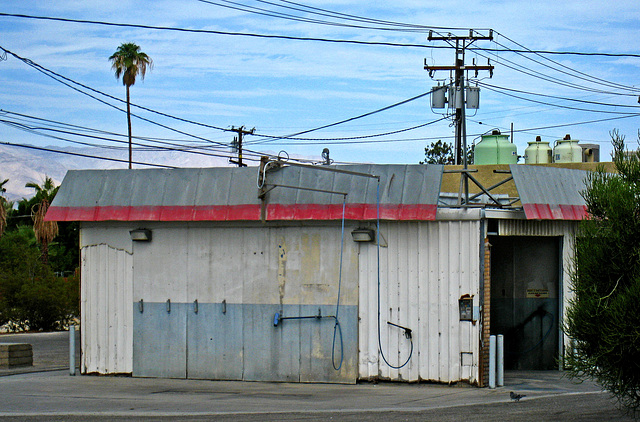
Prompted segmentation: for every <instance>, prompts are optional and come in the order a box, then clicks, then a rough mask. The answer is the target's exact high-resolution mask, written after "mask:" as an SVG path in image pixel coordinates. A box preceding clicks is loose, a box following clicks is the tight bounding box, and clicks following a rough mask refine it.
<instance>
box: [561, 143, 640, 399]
mask: <svg viewBox="0 0 640 422" xmlns="http://www.w3.org/2000/svg"><path fill="white" fill-rule="evenodd" d="M611 135H612V139H613V147H614V164H615V167H616V169H617V174H609V173H605V172H604V170H603V169H602V168H600V169H599V170H598V171H596V172H594V173H592V174H591V175H590V176H589V177H588V179H587V188H586V190H585V191H584V192H583V197H584V199H585V201H586V204H587V209H588V213H589V219H587V220H584V221H583V222H582V224H581V227H580V233H579V237H578V238H577V240H576V244H575V262H574V267H573V271H572V275H571V276H572V284H573V286H572V288H573V293H574V296H573V299H572V300H571V301H570V305H569V309H568V312H567V320H566V326H565V331H566V333H567V335H568V336H569V337H570V338H571V340H572V342H571V343H572V344H571V348H570V349H571V350H569V353H567V356H566V361H565V362H566V365H567V367H568V369H569V371H570V374H572V375H573V376H575V377H578V378H581V379H583V378H591V379H594V380H595V381H597V382H598V383H599V384H601V385H602V386H603V387H604V388H606V389H607V390H609V391H610V392H611V393H613V394H614V395H615V396H616V397H617V398H618V399H619V400H620V402H621V404H622V405H623V406H624V407H626V408H627V409H629V410H631V411H634V412H636V411H638V410H640V241H639V239H640V150H638V151H635V152H632V153H627V152H626V151H625V142H624V137H623V136H621V135H620V134H619V133H618V132H617V131H613V132H612V133H611ZM639 137H640V135H639Z"/></svg>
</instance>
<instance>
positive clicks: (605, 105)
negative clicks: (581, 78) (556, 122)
mask: <svg viewBox="0 0 640 422" xmlns="http://www.w3.org/2000/svg"><path fill="white" fill-rule="evenodd" d="M477 84H478V86H483V87H485V88H487V89H489V90H492V91H498V90H502V91H509V92H517V93H520V94H527V95H535V96H538V97H545V98H553V99H556V100H563V101H572V102H576V103H583V104H593V105H600V106H604V107H625V108H640V105H624V104H612V103H603V102H600V101H589V100H580V99H576V98H568V97H560V96H557V95H548V94H540V93H536V92H530V91H522V90H519V89H513V88H505V87H501V86H497V85H492V84H488V83H486V82H480V81H478V82H477ZM492 88H493V89H492ZM545 104H548V103H545Z"/></svg>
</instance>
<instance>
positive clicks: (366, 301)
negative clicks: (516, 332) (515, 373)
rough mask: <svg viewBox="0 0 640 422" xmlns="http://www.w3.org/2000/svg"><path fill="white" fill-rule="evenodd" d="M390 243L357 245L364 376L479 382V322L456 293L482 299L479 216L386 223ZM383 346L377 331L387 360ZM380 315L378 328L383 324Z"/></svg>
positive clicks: (475, 303) (361, 375)
mask: <svg viewBox="0 0 640 422" xmlns="http://www.w3.org/2000/svg"><path fill="white" fill-rule="evenodd" d="M381 234H382V236H383V237H384V239H385V241H386V242H381V243H386V244H387V247H381V248H380V319H379V321H378V293H377V292H378V260H377V248H376V246H375V244H373V243H372V244H362V245H361V249H360V304H359V315H360V327H359V333H360V358H359V371H360V377H361V378H364V379H368V378H382V379H390V380H407V381H418V380H428V381H437V382H447V383H449V382H456V381H460V380H468V381H469V382H471V383H475V382H477V379H478V365H479V358H480V357H479V335H480V322H477V323H472V322H470V321H460V316H459V306H458V300H459V298H460V297H461V296H463V295H465V294H468V295H472V296H473V302H474V306H475V307H476V309H477V306H478V305H479V285H480V278H481V277H480V242H481V234H480V221H478V220H475V221H438V222H417V223H414V222H409V223H403V222H399V223H383V224H382V226H381ZM387 321H389V322H392V323H394V324H398V325H401V326H404V327H408V328H410V329H411V330H413V331H412V334H413V353H412V356H411V359H409V362H408V363H407V365H406V366H404V367H403V368H401V369H392V368H391V367H390V366H389V365H387V364H386V363H385V362H384V361H383V359H382V356H381V355H380V353H379V346H378V343H379V342H378V336H380V343H381V346H382V350H383V352H384V355H385V357H386V359H387V361H388V362H389V363H390V364H391V365H393V366H399V365H401V364H402V363H404V362H405V361H406V360H407V358H408V357H409V355H410V353H411V343H410V341H409V340H408V339H407V338H406V337H405V336H404V331H403V330H401V329H398V328H396V327H393V326H389V325H388V324H387ZM378 322H379V324H380V330H378Z"/></svg>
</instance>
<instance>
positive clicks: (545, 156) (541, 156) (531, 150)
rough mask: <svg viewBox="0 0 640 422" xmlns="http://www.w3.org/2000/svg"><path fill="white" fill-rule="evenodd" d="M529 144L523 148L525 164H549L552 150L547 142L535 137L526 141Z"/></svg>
mask: <svg viewBox="0 0 640 422" xmlns="http://www.w3.org/2000/svg"><path fill="white" fill-rule="evenodd" d="M528 144H529V146H528V147H527V149H525V150H524V163H525V164H549V163H550V162H551V159H552V155H553V154H552V151H551V147H550V146H549V142H543V141H542V138H540V137H539V136H537V137H536V140H535V141H530V142H528Z"/></svg>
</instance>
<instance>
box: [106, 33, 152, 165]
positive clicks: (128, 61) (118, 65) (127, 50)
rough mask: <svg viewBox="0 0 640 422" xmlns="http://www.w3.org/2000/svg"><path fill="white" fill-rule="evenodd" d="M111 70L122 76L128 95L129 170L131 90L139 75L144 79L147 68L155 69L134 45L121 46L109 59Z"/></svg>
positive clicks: (130, 152)
mask: <svg viewBox="0 0 640 422" xmlns="http://www.w3.org/2000/svg"><path fill="white" fill-rule="evenodd" d="M109 61H111V68H112V69H113V70H114V71H115V75H116V78H117V79H120V76H122V84H123V85H124V86H125V87H126V93H127V128H128V130H129V168H131V163H132V145H133V144H132V137H131V98H130V93H129V88H130V87H131V86H133V85H134V84H135V83H136V77H137V76H138V74H139V75H140V77H141V78H142V79H144V75H145V74H146V73H147V68H149V69H151V68H152V67H153V60H151V57H149V56H148V55H147V54H146V53H144V52H142V51H141V50H140V47H139V46H138V45H137V44H134V43H123V44H120V46H119V47H118V49H117V50H116V52H115V53H113V54H112V55H111V56H110V57H109Z"/></svg>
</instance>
